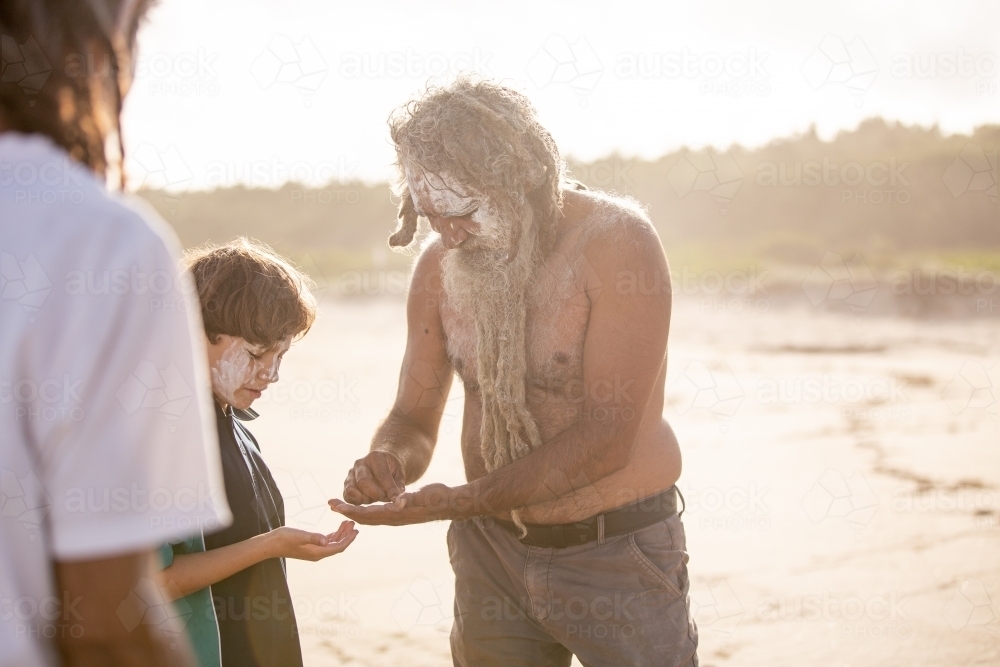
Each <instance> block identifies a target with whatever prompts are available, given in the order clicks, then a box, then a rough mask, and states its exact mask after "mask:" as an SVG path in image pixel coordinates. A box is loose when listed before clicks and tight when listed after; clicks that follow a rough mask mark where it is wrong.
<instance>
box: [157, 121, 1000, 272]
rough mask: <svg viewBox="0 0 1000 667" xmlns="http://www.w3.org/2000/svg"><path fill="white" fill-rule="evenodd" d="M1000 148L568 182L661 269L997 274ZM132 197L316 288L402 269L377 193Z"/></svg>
mask: <svg viewBox="0 0 1000 667" xmlns="http://www.w3.org/2000/svg"><path fill="white" fill-rule="evenodd" d="M998 146H1000V125H988V126H983V127H979V128H977V129H976V131H975V132H974V133H973V134H972V135H971V136H966V135H951V136H943V135H942V134H941V132H940V131H939V130H938V128H936V127H935V128H930V129H928V128H920V127H907V126H903V125H900V124H897V123H886V122H885V121H884V120H882V119H881V118H872V119H869V120H867V121H865V122H863V123H861V124H860V125H859V126H858V128H857V129H855V130H852V131H845V132H841V133H840V134H838V135H837V136H836V137H835V138H834V139H833V140H831V141H823V140H821V139H820V138H818V137H817V135H816V133H815V131H810V132H807V133H805V134H803V135H799V136H795V137H789V138H785V139H779V140H775V141H773V142H771V143H769V144H768V145H766V146H762V147H760V148H756V149H745V148H742V147H740V146H733V147H731V148H730V149H728V150H726V151H715V150H711V149H709V150H700V151H694V150H690V149H682V150H679V151H675V152H673V153H670V154H667V155H664V156H662V157H660V158H659V159H656V160H641V159H633V158H624V157H621V156H617V155H612V156H609V157H607V158H604V159H601V160H596V161H594V162H589V163H583V162H578V161H575V160H572V159H570V160H569V161H568V169H569V174H570V175H571V176H572V177H574V178H576V179H578V180H580V181H581V182H583V183H584V184H586V185H587V186H588V187H591V188H597V189H602V190H606V191H610V192H615V193H618V194H622V195H626V196H629V197H631V198H634V199H635V200H636V201H638V202H639V203H640V204H641V205H643V206H644V207H645V208H646V210H647V211H648V213H649V216H650V218H651V219H652V221H653V224H654V225H655V226H656V229H657V230H658V232H659V234H660V237H661V239H662V240H663V244H664V247H665V249H666V251H667V254H668V257H670V258H671V263H672V264H673V263H675V262H677V261H682V262H685V263H688V264H691V265H696V266H699V267H702V268H704V267H712V268H729V267H733V266H748V265H750V264H758V265H771V264H793V265H802V264H804V265H808V264H815V263H816V262H817V261H818V260H819V258H821V257H822V256H823V255H824V253H826V252H835V253H839V254H842V255H844V256H846V255H848V254H851V255H853V254H855V253H860V254H861V255H862V256H863V257H864V259H865V261H866V262H867V263H868V264H869V265H871V266H873V267H893V266H902V265H911V264H919V263H921V262H926V261H934V262H938V263H941V262H943V263H946V264H948V263H950V264H962V265H971V266H986V267H990V268H993V269H1000V204H998V201H997V182H998V180H1000V178H998V164H997V148H998ZM139 194H140V195H141V196H143V197H144V198H146V199H147V200H149V201H150V202H151V203H152V204H153V206H155V207H156V208H157V210H158V211H159V212H160V214H161V215H163V217H164V218H165V219H166V220H167V221H168V222H169V223H170V224H171V225H172V226H173V227H174V229H176V231H177V233H178V235H179V237H180V239H181V242H182V243H183V245H184V246H185V247H192V246H196V245H200V244H202V243H205V242H208V241H211V242H223V241H226V240H229V239H231V238H233V237H236V236H239V235H246V236H250V237H253V238H257V239H259V240H262V241H264V242H266V243H268V244H270V245H271V246H273V247H274V248H275V249H276V250H278V251H279V252H281V253H283V254H286V255H288V256H289V257H291V258H293V259H295V260H296V261H299V262H300V263H303V264H304V266H305V268H306V269H307V270H309V271H310V272H312V273H315V272H316V271H317V270H318V271H320V272H322V273H323V274H324V275H326V276H333V275H338V274H342V273H343V272H345V271H362V270H370V269H378V270H381V269H386V270H400V271H404V270H406V268H407V267H408V265H409V263H410V261H411V256H412V253H410V254H398V253H394V252H391V251H390V250H389V249H388V247H387V245H386V239H387V238H388V236H389V234H390V233H391V231H392V229H393V228H394V226H395V216H396V205H395V203H394V202H393V199H392V196H391V193H390V191H389V188H388V185H387V184H384V183H383V184H378V185H366V184H362V183H332V184H330V185H328V186H326V187H323V188H306V187H303V186H301V185H297V184H294V183H288V184H285V185H284V186H283V187H281V188H280V189H276V190H274V189H264V188H254V189H248V188H244V187H233V188H225V189H218V190H213V191H209V192H187V193H174V194H171V193H167V192H162V191H140V192H139Z"/></svg>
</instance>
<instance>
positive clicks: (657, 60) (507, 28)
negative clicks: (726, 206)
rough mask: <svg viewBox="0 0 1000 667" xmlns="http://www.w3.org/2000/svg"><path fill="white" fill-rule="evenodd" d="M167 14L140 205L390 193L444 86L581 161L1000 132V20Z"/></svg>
mask: <svg viewBox="0 0 1000 667" xmlns="http://www.w3.org/2000/svg"><path fill="white" fill-rule="evenodd" d="M761 4H762V3H748V2H741V1H738V0H737V1H733V2H697V3H681V2H656V1H648V2H625V1H622V0H616V1H615V2H610V1H605V2H589V1H581V0H576V1H574V2H562V1H560V2H543V1H540V0H526V1H524V0H506V1H504V2H489V3H487V2H461V1H459V0H428V1H423V2H403V1H396V2H392V1H387V0H365V1H360V0H358V1H355V2H350V3H348V2H340V1H337V2H334V1H331V0H161V1H160V4H159V6H158V7H157V8H156V9H155V10H154V11H153V12H152V13H151V15H150V22H149V25H148V26H147V27H145V28H144V29H143V31H142V33H141V34H140V69H139V72H138V76H137V78H136V83H135V87H134V88H133V92H132V93H131V95H130V97H129V99H128V100H127V103H126V111H125V119H124V124H125V138H126V141H127V147H128V148H129V149H130V153H131V155H132V158H131V160H130V162H129V165H128V166H129V172H130V174H131V178H132V186H133V187H136V186H139V185H142V184H146V185H149V186H162V185H164V184H169V185H172V186H173V187H174V188H177V189H184V188H190V189H203V188H211V187H215V186H218V185H224V186H225V185H234V184H237V183H244V184H247V185H257V186H264V187H280V186H281V185H282V183H284V182H285V181H287V180H289V179H291V180H295V181H300V182H305V183H309V184H313V185H318V184H324V183H326V182H328V181H330V180H349V179H353V178H360V179H363V180H366V181H378V180H383V179H385V178H386V177H387V176H388V175H389V174H390V173H391V172H390V165H391V163H392V159H393V153H392V148H391V146H390V144H389V141H388V132H387V129H386V118H387V117H388V115H389V113H390V112H391V111H392V110H393V109H394V108H395V107H396V106H398V105H400V104H401V103H403V102H405V101H406V100H407V99H408V98H409V97H411V96H412V95H414V94H415V93H416V92H418V91H419V90H420V89H421V88H422V87H423V86H424V84H425V83H426V82H427V80H428V79H429V78H431V77H432V76H435V75H437V76H438V79H440V77H441V75H442V74H443V75H445V76H446V75H448V74H452V73H455V72H457V71H460V70H466V69H472V70H478V71H479V73H480V74H483V75H486V76H489V77H491V78H497V79H502V80H505V81H507V82H508V83H510V84H511V85H513V86H515V87H517V88H518V89H520V90H522V91H523V92H525V93H526V94H527V95H529V96H530V97H531V99H532V100H533V101H534V102H535V105H536V106H537V108H538V110H539V113H540V114H541V117H542V121H543V123H544V124H545V125H546V126H547V127H548V128H549V129H550V131H551V132H552V133H553V135H554V136H555V138H556V141H557V142H558V143H559V145H560V147H561V148H562V151H563V153H564V154H566V155H572V156H574V157H577V158H581V159H586V160H590V159H596V158H599V157H603V156H605V155H608V154H610V153H612V152H614V151H618V152H619V153H622V154H624V155H626V156H640V157H646V158H654V157H657V156H659V155H661V154H663V153H664V152H666V151H669V150H672V149H675V148H677V147H680V146H682V145H687V146H695V147H700V146H705V145H712V146H716V147H720V148H725V147H726V146H728V145H730V144H732V143H733V142H738V143H741V144H743V145H747V146H755V145H760V144H762V143H766V142H767V141H769V140H771V139H773V138H775V137H783V136H788V135H790V134H793V133H796V132H802V131H804V130H806V129H808V127H809V126H810V125H811V124H815V125H816V126H817V127H818V129H819V132H820V134H821V135H822V136H826V137H829V136H832V135H833V134H835V133H836V132H837V131H838V130H840V129H850V128H853V127H855V126H856V125H857V124H858V122H859V121H861V120H862V119H864V118H867V117H870V116H874V115H882V116H884V117H886V118H888V119H893V120H900V121H902V122H904V123H907V124H914V123H917V124H921V125H933V124H935V123H938V124H940V126H941V127H942V129H943V130H944V131H945V132H949V133H950V132H968V131H970V130H971V129H972V128H974V127H975V126H976V125H979V124H984V123H998V122H1000V30H998V29H997V26H1000V3H996V2H985V1H984V2H961V1H956V0H949V1H948V2H944V1H940V2H917V1H913V0H910V1H907V2H903V1H899V2H881V3H877V4H876V3H871V2H864V1H851V2H847V1H837V2H833V1H828V2H826V3H825V7H824V8H817V6H816V5H817V4H818V3H809V2H801V0H794V1H786V0H773V1H772V2H769V3H767V9H761V8H760V5H761Z"/></svg>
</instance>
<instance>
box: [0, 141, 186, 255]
mask: <svg viewBox="0 0 1000 667" xmlns="http://www.w3.org/2000/svg"><path fill="white" fill-rule="evenodd" d="M0 139H2V141H0V160H2V161H3V162H4V163H8V162H9V163H10V164H11V165H13V167H12V168H16V169H19V170H20V172H23V173H24V174H29V175H31V174H34V175H35V176H34V178H31V179H28V180H27V181H25V179H24V178H23V177H22V178H21V179H20V180H18V179H15V178H0V211H3V215H2V216H0V218H2V219H6V220H7V221H8V222H11V223H15V224H13V225H11V227H10V228H8V229H6V230H5V231H6V232H7V234H9V235H13V236H20V237H22V240H23V241H25V242H27V243H28V244H29V245H35V244H37V245H39V246H42V245H44V246H45V247H48V248H53V249H54V247H57V246H65V247H70V248H73V249H74V251H75V252H76V253H78V254H79V253H81V252H84V253H85V252H86V251H87V249H88V248H95V247H98V248H102V249H103V250H104V251H105V252H107V251H109V250H111V251H112V252H114V253H115V254H121V253H126V254H127V253H128V252H129V251H140V252H141V250H142V249H146V250H149V249H151V248H156V249H159V248H164V247H172V246H176V245H177V241H176V235H175V234H174V233H173V230H172V229H171V228H170V227H169V226H168V225H167V224H166V223H165V222H164V221H163V220H162V219H161V218H160V216H159V215H158V214H157V213H156V211H155V210H153V208H152V207H151V206H149V205H148V204H147V203H146V202H145V201H141V200H139V199H138V198H136V197H125V196H121V195H117V194H114V193H111V192H108V191H107V189H106V188H105V187H104V186H103V184H102V183H101V181H100V180H99V179H98V178H97V176H95V175H94V174H93V173H91V172H90V171H89V170H88V169H87V168H86V167H85V166H83V165H81V164H79V163H77V162H75V161H74V160H72V159H71V158H70V157H69V155H67V154H66V152H65V151H64V150H62V149H61V148H59V147H57V146H55V145H54V144H53V143H52V142H51V140H49V139H47V138H46V137H43V136H40V135H21V134H12V133H4V135H2V137H0ZM20 172H19V173H20Z"/></svg>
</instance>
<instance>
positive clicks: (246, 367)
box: [161, 238, 358, 667]
mask: <svg viewBox="0 0 1000 667" xmlns="http://www.w3.org/2000/svg"><path fill="white" fill-rule="evenodd" d="M187 262H188V268H189V269H190V271H191V273H192V274H193V276H194V280H195V284H196V286H197V289H198V297H199V300H200V303H201V312H202V318H203V321H204V326H205V336H206V342H207V345H208V358H209V366H210V371H211V377H212V394H213V395H214V397H215V417H216V424H217V426H218V432H219V450H220V453H221V456H222V469H223V474H224V477H225V485H226V495H227V497H228V499H229V504H230V507H231V509H232V513H233V523H232V525H231V526H229V527H228V528H226V529H224V530H222V531H220V532H217V533H214V534H211V535H207V536H205V537H204V538H203V539H202V538H201V536H197V537H195V538H193V539H191V540H188V541H187V542H183V543H180V544H175V545H172V548H170V549H165V550H164V551H165V553H164V556H165V558H164V561H165V564H166V565H167V567H166V569H165V570H163V572H162V573H161V583H162V585H163V586H164V588H165V589H167V590H168V591H169V592H171V594H172V596H173V597H179V596H187V599H186V600H185V601H186V602H187V603H188V604H189V605H191V607H192V608H193V610H194V614H193V615H192V617H191V619H190V621H189V624H188V634H189V635H190V637H191V639H192V644H193V645H194V647H195V651H196V653H197V654H198V657H199V661H200V662H201V664H202V665H203V666H204V665H213V664H214V665H218V664H219V663H218V661H217V659H214V658H216V657H217V656H218V655H219V650H218V648H217V646H218V645H219V644H221V664H222V665H223V666H225V667H255V666H258V665H259V666H261V667H271V666H274V667H277V666H279V665H280V666H282V667H284V666H292V667H298V666H300V665H302V653H301V649H300V646H299V639H298V628H297V626H296V623H295V613H294V610H293V609H292V601H291V596H290V594H289V591H288V584H287V582H286V579H285V564H284V558H299V559H303V560H311V561H317V560H320V559H323V558H326V557H327V556H332V555H334V554H338V553H340V552H342V551H343V550H344V549H346V548H347V547H348V546H349V545H350V544H351V542H353V541H354V538H355V537H356V536H357V534H358V533H357V530H355V529H354V524H353V522H350V521H345V522H344V523H342V524H341V526H340V528H339V529H338V530H337V532H336V533H333V534H331V535H321V534H319V533H310V532H307V531H303V530H297V529H294V528H289V527H287V526H285V525H284V524H285V512H284V502H283V500H282V497H281V492H280V491H279V490H278V487H277V485H276V484H275V482H274V479H273V477H272V476H271V472H270V470H269V469H268V467H267V464H265V463H264V460H263V458H262V457H261V451H260V447H259V446H258V444H257V440H256V439H255V438H254V437H253V435H251V433H250V431H248V430H247V428H246V427H245V426H244V425H243V422H245V421H249V420H252V419H254V418H255V417H256V416H257V413H255V412H254V411H253V410H252V409H251V408H250V406H251V404H253V402H254V401H255V400H256V399H257V398H260V395H261V392H263V391H264V390H265V389H266V388H267V387H268V385H270V384H272V383H274V382H277V380H278V368H279V366H280V365H281V360H282V357H283V356H284V354H285V352H287V351H288V348H289V346H290V345H291V343H292V340H294V339H296V338H299V337H301V336H304V335H305V334H306V332H307V331H308V330H309V328H310V326H312V323H313V320H314V319H315V316H316V302H315V300H314V299H313V297H312V295H311V294H310V293H309V291H308V282H309V281H308V278H306V277H305V276H304V275H302V274H301V273H300V272H299V271H298V270H296V269H295V268H294V267H292V266H291V265H290V264H289V263H288V262H286V261H285V260H284V259H282V258H281V257H280V256H278V255H277V254H276V253H274V252H273V251H272V250H271V249H270V248H268V247H267V246H265V245H263V244H261V243H257V242H254V241H249V240H247V239H245V238H240V239H237V240H235V241H233V242H231V243H228V244H226V245H223V246H218V247H212V246H208V247H204V248H200V249H197V250H194V251H191V252H189V253H188V255H187ZM209 585H211V594H209V592H208V589H207V587H208V586H209ZM213 607H214V609H213ZM262 610H263V611H262ZM213 612H214V614H213ZM264 612H266V613H264ZM215 617H217V620H218V635H217V636H216V634H215V632H214V630H215ZM216 642H218V644H217V643H216Z"/></svg>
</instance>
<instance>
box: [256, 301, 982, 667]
mask: <svg viewBox="0 0 1000 667" xmlns="http://www.w3.org/2000/svg"><path fill="white" fill-rule="evenodd" d="M751 306H752V307H751ZM405 333H406V332H405V318H404V303H403V301H402V299H399V298H384V299H370V300H361V299H358V300H336V301H335V300H327V301H325V302H324V304H323V306H322V308H321V312H320V315H319V318H318V320H317V323H316V326H315V327H314V329H313V330H312V332H311V333H310V334H309V335H308V336H307V337H306V338H305V339H304V340H303V341H301V342H300V343H298V344H296V345H295V346H294V347H293V348H292V351H291V352H290V353H289V354H288V355H287V358H286V361H285V363H284V365H283V366H282V373H281V382H279V383H278V384H277V385H276V386H275V387H272V388H271V389H269V390H268V392H267V393H265V396H264V397H263V398H262V399H261V400H260V401H259V402H258V404H257V406H255V407H258V409H259V412H260V413H261V417H260V418H259V419H258V420H257V421H256V422H255V423H254V424H253V426H252V428H253V431H254V433H255V434H256V435H257V436H258V439H259V440H260V441H261V443H262V445H263V452H264V456H265V458H266V459H267V460H268V462H269V464H270V465H271V467H272V470H273V471H274V472H275V474H276V476H277V477H278V480H279V484H280V486H281V488H282V490H283V493H284V495H285V500H286V508H287V512H288V521H289V523H290V524H291V525H295V526H299V527H303V528H309V529H316V530H323V531H332V530H334V529H335V527H336V525H337V523H338V521H339V517H337V516H335V515H333V514H332V513H331V512H330V511H329V510H328V509H327V507H326V499H327V498H329V497H332V496H339V495H340V492H341V489H342V484H343V479H344V477H345V475H346V472H347V470H348V468H349V466H350V465H351V464H352V463H353V461H354V460H355V459H356V458H358V457H360V456H361V455H362V454H363V453H364V452H365V451H366V450H367V447H368V442H369V439H370V437H371V434H372V432H373V430H374V428H375V426H376V424H377V423H378V421H379V420H380V419H381V418H382V417H383V416H384V415H385V413H386V412H387V410H388V408H389V406H390V405H391V402H392V400H393V398H394V393H395V389H396V380H397V374H398V369H399V361H400V358H401V357H402V354H403V346H404V341H405ZM669 364H670V365H669V377H668V401H669V405H668V407H667V409H666V415H667V417H668V419H670V421H671V424H672V425H673V428H674V430H675V431H676V432H677V434H678V437H679V439H680V442H681V446H682V449H683V453H684V473H683V476H682V478H681V482H680V484H679V486H680V489H681V491H682V492H683V493H684V496H685V498H686V500H687V510H686V512H685V514H684V521H685V524H686V528H687V536H688V550H689V553H690V555H691V562H690V564H689V572H690V575H691V605H692V610H693V611H694V614H695V618H696V621H697V623H698V626H699V630H700V636H701V638H700V648H699V655H700V658H701V664H702V665H739V666H744V665H775V664H778V665H781V664H808V665H831V666H833V665H835V666H837V667H845V666H850V667H861V666H866V665H871V666H876V665H877V666H879V667H884V666H886V665H907V666H914V665H995V664H998V660H1000V561H998V558H997V554H1000V422H998V401H997V399H998V397H1000V320H998V319H997V318H986V317H978V318H977V317H965V318H962V319H937V320H919V319H903V318H898V317H890V316H880V315H878V314H876V313H874V312H870V311H863V312H858V313H847V314H833V313H827V312H824V311H823V310H822V309H817V308H813V307H811V306H809V304H808V303H805V304H804V305H802V306H790V307H787V306H782V307H780V308H779V307H778V305H777V304H773V303H770V302H768V301H767V299H763V300H762V301H760V302H756V303H754V304H748V302H744V304H743V306H737V307H733V306H732V305H730V306H726V305H722V306H721V307H720V304H719V303H718V302H705V301H701V300H698V299H697V298H689V299H679V300H677V301H676V302H675V306H674V316H673V325H672V331H671V340H670V360H669ZM461 405H462V391H461V385H460V384H459V383H457V382H456V384H455V386H454V388H453V390H452V395H451V397H450V400H449V404H448V409H447V411H446V415H445V420H444V423H443V425H442V433H441V438H440V441H439V443H438V446H437V452H436V454H435V458H434V461H433V463H432V464H431V467H430V470H429V471H428V473H427V475H426V476H425V477H424V479H423V480H422V482H430V481H437V482H444V483H447V484H458V483H461V482H462V481H464V480H463V473H462V467H461V457H460V453H459V441H458V437H459V428H460V423H461V422H460V420H461V417H460V414H461ZM446 529H447V525H446V524H444V523H435V524H428V525H423V526H411V527H405V528H370V527H362V528H361V534H360V536H359V537H358V540H357V541H356V543H355V544H354V545H353V546H352V547H351V549H349V550H348V551H347V552H346V553H345V554H342V555H340V556H337V557H335V558H332V559H329V560H327V561H324V562H321V563H318V564H313V563H305V562H299V561H293V562H290V563H289V577H290V580H291V589H292V593H293V596H294V597H295V599H296V609H297V614H298V619H299V626H300V630H301V632H302V644H303V648H304V652H305V656H306V664H307V665H310V666H313V667H318V666H321V665H340V664H348V665H387V664H405V665H412V666H418V665H444V664H450V653H449V647H448V633H449V631H450V627H451V617H452V596H453V586H454V584H453V579H452V573H451V569H450V565H449V563H448V554H447V548H446V545H445V531H446Z"/></svg>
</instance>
